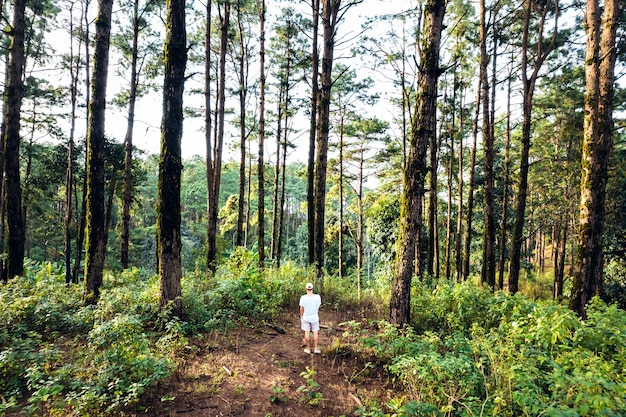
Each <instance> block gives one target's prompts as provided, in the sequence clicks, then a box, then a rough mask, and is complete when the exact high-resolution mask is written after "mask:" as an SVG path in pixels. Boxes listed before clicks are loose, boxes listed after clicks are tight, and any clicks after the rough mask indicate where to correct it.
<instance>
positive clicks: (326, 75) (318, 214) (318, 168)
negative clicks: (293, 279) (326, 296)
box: [314, 0, 360, 282]
mask: <svg viewBox="0 0 626 417" xmlns="http://www.w3.org/2000/svg"><path fill="white" fill-rule="evenodd" d="M358 3H360V1H352V2H349V3H348V4H347V5H344V6H342V5H341V0H322V25H323V34H324V35H323V36H324V47H323V53H322V72H321V89H320V101H319V124H318V125H317V138H316V144H315V148H316V152H315V198H314V204H315V231H314V237H315V265H316V270H317V279H318V280H319V281H320V282H322V280H323V277H324V235H325V234H324V227H325V212H326V172H327V165H328V139H329V133H330V101H331V88H332V85H333V80H332V70H333V57H334V52H335V41H336V39H335V36H336V35H337V24H338V23H339V22H340V21H341V20H342V19H343V16H344V15H345V13H346V12H347V11H348V9H349V8H350V7H351V6H353V5H356V4H358Z"/></svg>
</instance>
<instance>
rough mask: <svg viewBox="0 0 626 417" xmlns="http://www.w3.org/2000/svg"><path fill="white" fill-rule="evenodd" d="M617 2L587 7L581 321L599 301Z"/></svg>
mask: <svg viewBox="0 0 626 417" xmlns="http://www.w3.org/2000/svg"><path fill="white" fill-rule="evenodd" d="M619 6H620V2H619V1H618V0H606V1H605V2H604V15H603V16H602V24H600V8H599V6H598V4H597V1H596V0H589V1H588V2H587V10H586V12H585V18H586V23H587V24H586V28H587V56H586V59H585V75H586V96H585V119H584V135H583V147H582V171H583V177H582V180H581V186H580V188H581V196H580V206H579V220H578V250H577V252H576V258H575V268H574V280H573V283H572V294H571V298H570V303H569V306H570V308H571V309H572V310H574V311H575V312H577V313H578V314H579V315H580V316H582V317H583V318H585V317H586V310H585V306H586V304H587V303H588V302H589V300H591V298H592V297H593V296H595V295H602V273H603V266H604V265H603V264H604V260H603V252H602V246H603V245H602V234H603V230H604V203H605V199H606V192H605V191H606V183H607V178H608V164H609V159H610V157H611V152H612V149H613V96H614V88H615V87H614V79H615V75H614V72H615V59H616V48H615V44H616V31H617V25H618V16H619V14H620V8H619Z"/></svg>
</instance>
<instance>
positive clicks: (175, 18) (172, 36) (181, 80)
mask: <svg viewBox="0 0 626 417" xmlns="http://www.w3.org/2000/svg"><path fill="white" fill-rule="evenodd" d="M186 31H187V28H186V26H185V2H184V0H167V31H166V38H165V79H164V82H163V118H162V121H161V157H160V159H159V184H158V190H159V191H158V192H159V197H158V202H157V241H158V251H159V280H160V284H161V292H160V300H159V306H160V308H161V310H164V311H167V310H169V311H168V313H169V312H171V314H172V315H173V316H176V317H182V313H183V311H182V300H181V285H180V281H181V278H182V266H181V236H180V223H181V214H180V185H181V171H182V160H181V139H182V134H183V91H184V86H185V66H186V63H187V32H186Z"/></svg>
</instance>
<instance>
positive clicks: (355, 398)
mask: <svg viewBox="0 0 626 417" xmlns="http://www.w3.org/2000/svg"><path fill="white" fill-rule="evenodd" d="M349 395H350V398H352V399H353V400H354V401H355V402H356V403H357V405H358V406H359V407H363V403H362V402H361V400H359V398H358V397H357V396H356V395H354V394H353V393H350V394H349Z"/></svg>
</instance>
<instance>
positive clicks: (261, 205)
mask: <svg viewBox="0 0 626 417" xmlns="http://www.w3.org/2000/svg"><path fill="white" fill-rule="evenodd" d="M265 13H266V10H265V0H261V8H260V10H259V26H260V28H259V30H260V32H261V37H260V46H259V82H260V84H259V91H260V92H259V159H258V161H257V169H258V171H257V177H258V182H259V184H258V193H259V198H258V233H259V235H258V248H257V250H258V251H259V267H261V268H262V267H263V266H264V265H265V162H264V161H263V158H264V155H263V153H264V149H263V146H264V142H265Z"/></svg>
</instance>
